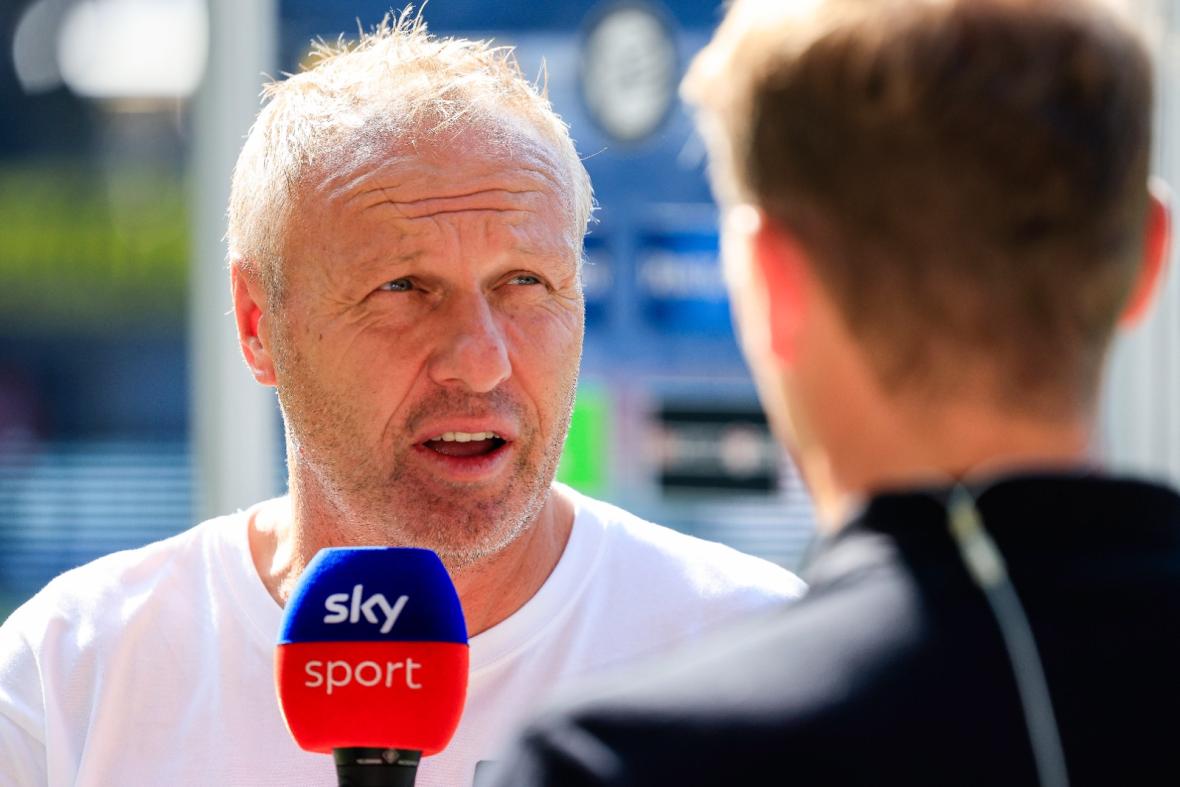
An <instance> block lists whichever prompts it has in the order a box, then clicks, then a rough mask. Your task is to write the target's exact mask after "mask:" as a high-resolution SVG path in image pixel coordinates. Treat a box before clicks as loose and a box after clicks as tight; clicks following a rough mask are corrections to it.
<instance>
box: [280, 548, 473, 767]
mask: <svg viewBox="0 0 1180 787" xmlns="http://www.w3.org/2000/svg"><path fill="white" fill-rule="evenodd" d="M467 671H468V649H467V624H466V622H465V621H464V619H463V609H462V607H461V606H460V605H459V595H458V593H456V592H455V586H454V585H453V584H452V583H451V578H450V576H449V575H448V574H447V571H446V569H445V568H444V567H443V564H442V561H441V560H439V559H438V555H436V554H434V553H433V552H431V551H430V550H428V549H402V548H394V547H360V548H354V549H335V548H334V549H323V550H320V552H319V553H318V554H317V555H316V556H315V558H314V559H312V561H311V563H309V564H308V566H307V569H306V570H305V571H304V572H303V576H302V577H300V580H299V584H298V585H297V586H296V588H295V592H294V593H293V594H292V596H291V600H290V602H288V604H287V609H286V611H285V612H284V614H283V627H282V630H281V631H280V633H279V644H278V647H277V649H276V651H275V685H276V687H277V688H278V693H279V705H280V706H281V708H282V711H283V717H284V719H285V720H286V722H287V729H288V730H290V731H291V736H292V737H293V738H294V739H295V742H296V743H298V744H299V746H300V747H301V748H303V749H306V750H307V751H312V752H319V753H322V754H332V755H333V756H334V758H335V760H336V775H337V777H338V780H339V783H340V786H341V787H410V786H411V785H413V783H414V777H415V775H416V774H417V771H418V762H419V760H420V758H421V757H422V756H424V755H431V754H435V753H437V752H439V751H441V750H442V749H443V748H444V747H446V745H447V743H448V742H449V741H450V740H451V736H452V735H454V734H455V728H456V727H457V726H459V717H460V716H461V715H462V713H463V703H464V700H465V699H466V696H467Z"/></svg>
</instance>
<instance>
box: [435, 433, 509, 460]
mask: <svg viewBox="0 0 1180 787" xmlns="http://www.w3.org/2000/svg"><path fill="white" fill-rule="evenodd" d="M505 443H507V441H506V440H505V439H504V438H503V437H500V435H498V434H496V433H495V432H444V433H443V434H440V435H438V436H437V437H432V438H430V439H429V440H427V441H426V442H425V443H423V444H422V445H424V446H426V447H427V448H429V449H430V450H431V451H434V452H436V453H440V454H442V455H443V456H455V457H471V456H487V455H489V454H491V453H494V452H495V451H497V450H499V449H500V448H501V447H503V446H504V445H505Z"/></svg>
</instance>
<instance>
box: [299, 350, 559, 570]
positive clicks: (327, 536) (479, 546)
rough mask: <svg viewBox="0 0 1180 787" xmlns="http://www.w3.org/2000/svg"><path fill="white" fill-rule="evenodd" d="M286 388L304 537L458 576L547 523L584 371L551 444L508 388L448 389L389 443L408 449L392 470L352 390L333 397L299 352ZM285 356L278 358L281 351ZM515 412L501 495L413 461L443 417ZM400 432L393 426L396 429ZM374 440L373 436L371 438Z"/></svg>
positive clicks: (422, 407) (397, 457) (397, 454)
mask: <svg viewBox="0 0 1180 787" xmlns="http://www.w3.org/2000/svg"><path fill="white" fill-rule="evenodd" d="M284 349H285V350H286V352H283V353H282V354H283V355H284V356H286V357H285V358H284V360H285V361H286V363H280V362H279V359H278V358H277V357H276V367H277V368H282V371H283V372H284V373H283V374H281V381H280V384H279V385H278V394H279V402H280V405H281V407H282V411H283V418H284V422H285V424H286V430H287V442H288V451H289V455H288V468H289V472H290V475H291V481H292V483H291V487H292V496H293V497H296V496H297V497H298V498H300V499H298V500H294V501H293V502H294V504H295V507H296V509H297V510H304V511H308V512H309V513H310V514H311V519H310V521H309V522H308V523H307V525H308V526H309V527H312V528H314V529H315V532H314V533H310V532H308V533H304V534H303V536H302V538H303V540H304V541H305V542H306V543H308V544H309V545H310V544H314V545H316V548H319V547H324V546H365V545H391V546H410V547H422V548H426V549H430V550H433V551H434V552H436V553H437V554H438V555H439V557H440V558H441V559H442V561H443V563H444V565H446V567H447V569H448V570H449V571H450V572H451V573H452V575H455V574H458V573H462V572H463V571H465V570H467V569H470V568H471V567H472V566H474V565H477V564H479V563H481V562H483V561H485V560H487V559H489V558H490V557H493V556H494V555H496V554H498V553H500V552H501V551H503V550H504V549H505V548H507V547H508V546H510V545H511V544H512V543H513V542H515V541H516V540H517V539H519V538H520V537H521V536H522V535H523V534H524V533H526V532H527V531H528V530H529V529H530V528H531V526H532V525H533V524H534V523H535V522H536V521H537V519H538V517H539V515H540V514H541V511H542V510H543V509H544V507H545V504H546V502H547V501H548V498H549V493H550V487H551V485H552V483H553V479H554V477H555V475H556V472H557V466H558V463H559V461H560V459H561V451H562V447H563V445H564V443H565V437H566V433H567V431H568V428H569V422H570V418H571V416H572V411H573V401H574V392H575V390H576V374H575V375H573V376H571V379H567V380H564V381H562V382H561V389H562V390H561V394H562V401H561V405H560V411H559V412H557V413H556V414H555V415H556V419H557V420H556V423H555V428H554V430H553V433H552V435H551V437H550V440H549V441H548V444H542V440H543V436H542V435H541V433H540V428H539V424H536V423H529V422H528V420H527V419H526V417H525V415H526V413H527V410H526V408H524V407H523V406H522V405H521V404H520V403H519V402H517V401H516V400H515V399H513V398H512V397H511V396H510V395H509V394H507V393H506V392H504V391H502V390H497V391H493V392H491V393H490V394H485V395H473V394H462V393H458V392H454V391H449V390H445V389H440V390H439V391H438V392H437V395H434V396H432V397H431V398H430V399H429V400H427V401H423V402H421V403H419V404H418V405H416V406H415V407H414V408H413V411H412V412H411V413H410V414H409V416H408V417H407V418H405V419H404V425H402V426H401V427H400V428H397V432H398V433H399V434H398V435H393V436H391V435H389V434H385V435H382V437H383V438H385V439H384V440H383V441H382V445H396V446H399V447H398V448H397V449H396V450H395V452H394V455H393V456H391V457H389V458H388V460H387V461H386V462H385V463H382V462H381V459H382V457H383V454H382V453H381V449H380V448H379V447H378V448H369V447H368V444H367V443H366V441H365V440H364V439H363V435H364V434H365V432H364V431H363V430H362V429H360V428H359V427H360V425H361V424H362V422H363V420H364V419H363V416H362V415H361V414H360V413H359V412H358V409H357V408H356V406H355V404H354V403H353V399H352V398H351V397H349V396H348V395H347V391H344V390H341V391H339V392H332V391H330V390H328V389H326V388H325V387H324V386H323V385H321V381H320V380H319V378H318V377H317V376H316V375H315V374H314V373H310V370H309V369H307V365H306V363H304V362H303V361H302V359H301V358H300V357H299V356H298V354H297V353H293V352H291V348H290V345H288V346H287V347H286V348H284ZM276 355H277V353H276ZM491 413H502V414H509V415H511V416H512V418H513V420H514V422H515V423H517V424H519V425H520V428H521V431H520V433H519V434H518V435H517V436H516V440H515V441H514V443H515V444H514V446H513V448H514V450H515V451H516V456H515V457H514V459H513V463H512V467H511V469H510V470H509V471H508V476H507V478H506V480H505V481H503V482H502V483H500V484H498V485H497V487H496V488H495V489H486V488H481V486H480V485H472V484H447V483H445V482H442V481H440V480H439V479H438V478H435V477H433V476H428V475H427V474H426V473H424V472H423V470H422V469H421V468H418V467H413V466H412V463H410V462H407V461H406V460H407V458H408V456H409V452H410V451H413V450H415V448H414V447H413V446H412V445H410V444H409V443H408V439H407V437H406V436H407V435H410V434H414V432H415V423H416V422H421V421H422V420H424V419H426V418H429V417H431V416H433V415H439V414H446V415H477V416H478V415H487V414H491ZM389 428H394V427H393V426H392V425H390V426H389V427H387V429H389ZM371 439H372V438H370V440H371Z"/></svg>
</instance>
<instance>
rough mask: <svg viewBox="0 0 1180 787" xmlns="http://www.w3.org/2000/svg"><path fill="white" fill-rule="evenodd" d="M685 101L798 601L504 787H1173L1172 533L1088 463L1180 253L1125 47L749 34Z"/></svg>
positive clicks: (625, 683)
mask: <svg viewBox="0 0 1180 787" xmlns="http://www.w3.org/2000/svg"><path fill="white" fill-rule="evenodd" d="M684 92H685V95H686V97H687V99H688V100H689V101H690V102H692V103H694V104H695V105H696V106H697V107H698V108H699V114H700V120H701V125H702V130H703V131H704V132H705V136H706V138H707V140H708V142H709V145H710V149H711V156H712V164H713V177H714V185H715V189H716V191H717V194H718V197H719V202H720V203H721V206H722V209H723V212H724V216H725V220H724V231H723V253H724V258H725V265H726V272H727V281H728V282H729V284H730V288H731V290H732V295H733V299H734V306H735V310H736V317H737V320H736V323H737V325H738V326H739V329H740V334H741V339H742V344H743V349H744V351H745V353H746V356H747V358H748V359H749V361H750V364H751V367H752V369H753V371H754V374H755V377H756V380H757V383H758V386H759V390H760V394H761V397H762V401H763V404H764V405H765V407H766V409H767V411H768V413H769V415H770V418H771V422H772V424H773V427H774V429H775V432H776V434H777V436H778V437H779V438H780V440H781V442H782V443H783V444H784V445H786V446H787V447H788V448H789V449H790V450H791V452H792V453H793V454H794V456H795V457H796V458H797V460H798V462H799V464H800V467H801V469H802V472H803V474H804V476H805V478H806V480H807V482H808V484H809V486H810V488H811V490H812V491H813V493H814V495H815V498H816V503H817V506H818V508H819V510H820V512H821V516H822V518H823V521H824V529H825V531H826V532H825V535H824V540H823V543H822V546H821V548H820V549H819V550H818V554H817V556H816V557H815V558H814V559H813V561H812V562H811V564H810V567H809V571H808V572H807V574H806V575H805V576H806V577H807V578H808V579H809V584H810V590H809V593H808V595H807V597H806V598H805V599H804V600H803V601H801V602H800V603H798V604H796V605H793V606H791V607H790V608H786V609H784V610H782V611H781V612H776V613H773V614H770V615H769V616H767V617H765V618H762V619H759V620H758V621H757V622H756V623H750V624H744V625H742V626H741V627H740V630H738V631H732V632H727V633H726V634H725V635H724V636H716V637H709V638H707V642H705V643H697V644H695V645H694V646H693V647H692V648H691V649H690V650H681V651H679V652H678V653H676V654H674V655H673V654H669V655H667V656H665V657H663V658H661V659H660V660H659V662H658V663H655V664H652V665H650V666H633V667H632V668H630V669H628V670H626V671H625V675H624V676H623V677H620V678H618V679H617V680H615V681H613V682H606V683H605V684H602V683H600V684H598V685H596V686H595V687H593V688H586V689H582V690H579V691H578V692H577V693H576V694H575V696H573V697H569V698H565V699H564V700H563V701H561V702H557V703H555V705H554V707H552V708H551V709H549V710H547V711H546V712H545V713H543V714H542V715H540V716H539V717H538V718H537V719H535V720H534V722H533V723H532V724H531V725H530V726H529V727H528V728H527V731H526V732H525V733H524V734H523V736H522V738H521V739H520V742H519V743H518V744H517V745H516V747H515V748H514V751H513V753H512V754H511V755H510V756H509V757H507V758H506V759H505V760H504V761H503V762H502V766H503V775H502V781H501V782H498V783H501V784H503V785H505V787H507V786H508V785H512V787H535V786H536V785H562V786H563V787H577V786H578V785H665V784H675V785H703V784H725V785H736V784H741V785H749V784H787V783H792V784H823V785H842V784H907V785H915V784H923V785H924V784H931V785H1025V784H1042V785H1063V784H1067V783H1072V784H1074V785H1083V784H1093V785H1113V784H1159V783H1169V784H1170V783H1175V782H1176V781H1177V780H1178V779H1180V749H1177V747H1176V745H1175V740H1174V738H1175V730H1176V724H1175V713H1176V708H1177V707H1180V680H1178V679H1177V677H1176V665H1177V664H1180V623H1178V621H1180V497H1177V494H1176V492H1175V491H1174V490H1172V489H1169V488H1166V487H1164V486H1160V485H1156V484H1154V483H1149V482H1146V481H1143V480H1135V479H1130V478H1120V477H1116V476H1114V475H1111V474H1109V473H1108V472H1106V471H1105V470H1104V469H1103V468H1102V467H1101V466H1100V464H1099V463H1098V462H1097V460H1095V459H1094V458H1093V457H1092V456H1091V447H1092V444H1093V441H1094V428H1095V418H1096V408H1097V400H1098V397H1099V390H1100V382H1101V378H1102V372H1103V367H1104V364H1105V361H1106V359H1107V356H1108V354H1109V351H1110V344H1111V339H1112V335H1113V334H1114V332H1115V329H1116V326H1117V325H1119V324H1120V323H1121V324H1124V325H1125V324H1130V323H1133V322H1134V321H1135V320H1136V319H1137V318H1139V317H1140V316H1141V315H1142V314H1143V312H1144V310H1145V309H1146V307H1147V304H1148V301H1149V300H1150V297H1151V295H1152V292H1153V289H1155V287H1156V284H1157V282H1158V281H1159V279H1160V277H1161V269H1162V268H1163V265H1164V260H1165V258H1166V252H1167V240H1168V239H1167V235H1168V223H1169V219H1168V213H1167V209H1166V207H1165V205H1164V204H1163V202H1162V201H1161V199H1160V198H1159V197H1158V196H1156V195H1155V194H1154V193H1153V188H1154V187H1149V180H1148V161H1149V158H1150V155H1149V154H1150V134H1151V94H1152V76H1151V70H1150V61H1149V58H1148V55H1147V54H1146V52H1145V49H1144V46H1143V45H1142V43H1141V42H1140V40H1139V39H1138V37H1137V36H1136V35H1135V34H1134V33H1133V32H1132V31H1131V28H1130V26H1129V23H1128V22H1126V21H1125V20H1124V19H1123V17H1122V16H1121V15H1120V14H1119V13H1118V12H1117V9H1115V8H1114V7H1113V6H1109V5H1108V4H1104V3H1100V2H1084V1H1081V0H1079V1H1077V2H1069V1H1067V0H1054V1H1052V2H1046V1H1045V0H812V1H810V2H783V0H738V1H737V2H736V3H735V4H734V5H733V6H732V7H731V8H730V9H729V11H728V13H727V15H726V18H725V20H724V22H723V23H722V25H721V27H720V29H719V31H718V32H717V34H716V36H715V38H714V39H713V40H712V42H711V43H710V44H709V45H708V46H707V47H706V48H705V50H704V51H703V52H702V53H701V54H700V55H699V56H698V57H697V58H696V60H695V61H694V63H693V65H692V68H691V69H690V71H689V74H688V76H687V77H686V82H685V85H684ZM494 783H495V782H494Z"/></svg>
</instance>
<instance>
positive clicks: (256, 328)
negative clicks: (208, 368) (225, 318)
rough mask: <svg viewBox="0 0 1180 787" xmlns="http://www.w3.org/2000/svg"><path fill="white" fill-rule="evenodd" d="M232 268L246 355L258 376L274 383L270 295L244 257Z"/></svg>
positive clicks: (236, 311) (241, 342) (236, 314)
mask: <svg viewBox="0 0 1180 787" xmlns="http://www.w3.org/2000/svg"><path fill="white" fill-rule="evenodd" d="M229 272H230V273H229V275H230V287H231V289H232V291H233V299H234V321H235V322H236V323H237V326H238V346H239V347H241V348H242V357H243V358H245V359H246V365H247V366H249V367H250V371H251V372H253V373H254V379H255V380H257V381H258V382H260V383H262V384H263V385H274V384H275V368H274V361H273V360H272V358H271V355H270V341H269V339H268V338H267V319H266V316H267V315H266V299H265V297H264V296H263V288H262V285H261V282H259V281H258V276H257V275H256V274H254V273H252V272H251V271H249V270H247V268H246V265H245V264H244V262H243V261H241V260H233V261H232V262H231V263H230V268H229Z"/></svg>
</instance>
